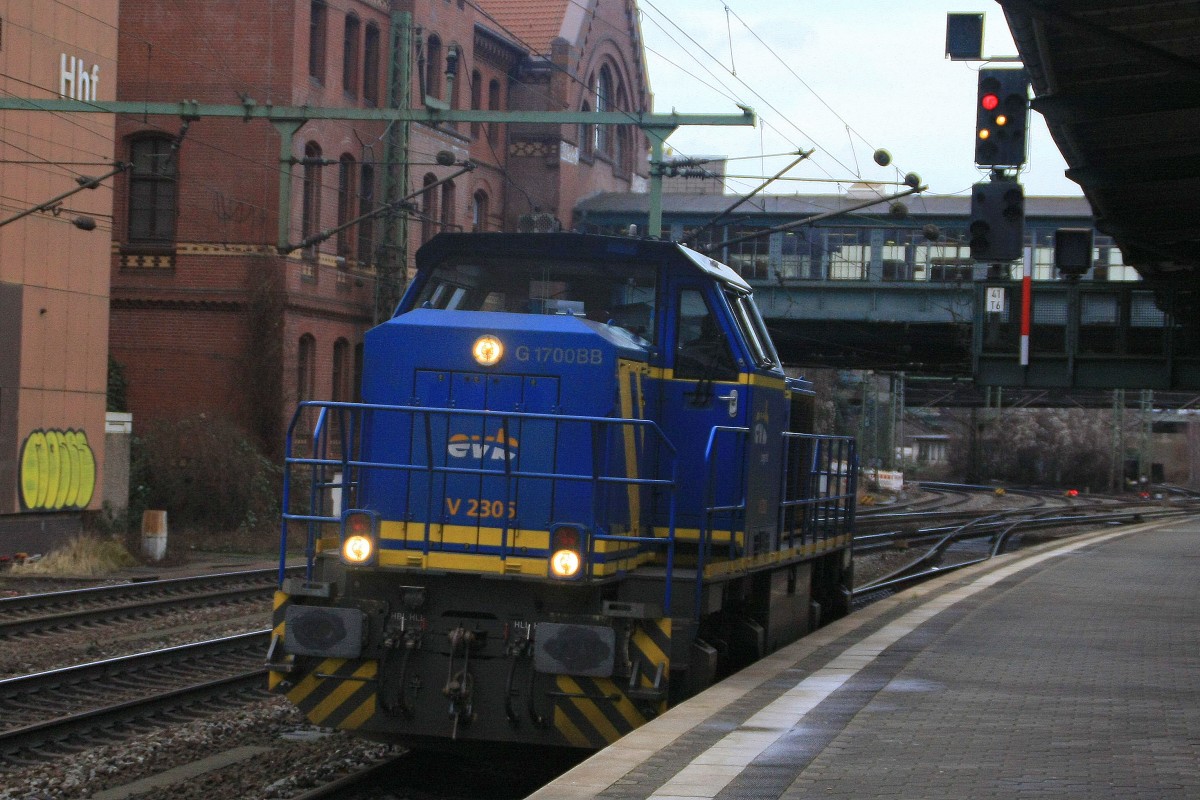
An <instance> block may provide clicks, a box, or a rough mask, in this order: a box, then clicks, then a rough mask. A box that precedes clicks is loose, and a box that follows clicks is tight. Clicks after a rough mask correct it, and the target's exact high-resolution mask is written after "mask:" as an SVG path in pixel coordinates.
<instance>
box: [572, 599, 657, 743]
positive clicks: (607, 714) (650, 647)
mask: <svg viewBox="0 0 1200 800" xmlns="http://www.w3.org/2000/svg"><path fill="white" fill-rule="evenodd" d="M670 644H671V620H670V619H659V620H647V621H645V622H644V623H643V624H642V625H640V626H639V627H638V629H637V630H636V631H635V632H634V635H633V636H632V637H631V641H630V644H629V658H630V660H631V661H633V662H634V663H635V664H639V663H640V666H641V669H640V674H641V677H640V683H641V686H642V687H644V688H650V687H652V686H653V681H654V675H655V673H656V672H657V670H658V665H659V664H662V665H663V675H664V676H665V675H666V674H667V673H668V672H669V670H670V660H669V656H668V654H669V653H670V651H671V650H670ZM664 681H665V677H664ZM555 685H556V689H557V693H556V696H555V704H554V727H555V730H557V731H558V733H559V735H561V736H562V737H563V739H564V740H565V741H566V742H567V743H568V744H570V745H572V746H575V747H586V748H592V749H599V748H601V747H605V746H606V745H609V744H611V743H613V742H615V741H616V740H617V739H620V738H621V737H622V736H624V735H625V734H627V733H629V732H630V731H631V730H633V729H634V728H637V727H640V726H642V725H644V724H646V723H647V722H649V721H650V720H651V719H652V718H653V717H654V716H656V715H658V714H660V713H662V712H663V711H665V710H666V700H665V699H664V700H663V701H662V702H660V703H659V704H658V705H657V707H655V708H654V709H652V710H651V711H650V713H644V712H643V709H644V703H637V702H634V701H633V700H631V699H630V698H629V696H628V695H626V693H625V691H624V689H625V684H624V683H623V682H622V683H618V682H617V681H614V680H613V679H611V678H584V677H578V676H571V675H559V676H558V678H557V679H556V681H555ZM662 688H663V689H664V690H665V689H666V686H665V685H664V686H663V687H662ZM664 698H665V694H664Z"/></svg>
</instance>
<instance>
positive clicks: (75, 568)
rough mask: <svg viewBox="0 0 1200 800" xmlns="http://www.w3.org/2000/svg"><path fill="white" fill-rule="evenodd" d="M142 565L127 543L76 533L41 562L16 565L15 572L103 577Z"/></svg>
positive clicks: (50, 575) (52, 575)
mask: <svg viewBox="0 0 1200 800" xmlns="http://www.w3.org/2000/svg"><path fill="white" fill-rule="evenodd" d="M137 564H138V560H137V559H136V558H134V557H133V556H132V555H130V553H129V551H128V550H126V549H125V547H124V545H122V544H121V543H120V542H118V541H116V540H115V539H109V538H102V537H99V536H89V535H83V536H76V537H75V538H73V539H71V541H69V542H67V544H66V545H64V546H63V547H61V548H59V549H58V550H52V551H50V552H49V553H47V554H46V555H45V557H43V558H40V559H38V560H37V561H33V562H27V563H24V564H13V566H12V573H13V574H14V575H39V576H46V577H88V578H92V577H100V576H103V575H107V574H109V573H111V572H115V571H117V570H119V569H124V568H125V567H132V566H136V565H137Z"/></svg>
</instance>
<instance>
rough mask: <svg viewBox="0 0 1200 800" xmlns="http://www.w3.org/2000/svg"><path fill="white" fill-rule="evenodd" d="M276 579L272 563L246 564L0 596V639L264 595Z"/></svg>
mask: <svg viewBox="0 0 1200 800" xmlns="http://www.w3.org/2000/svg"><path fill="white" fill-rule="evenodd" d="M278 579H279V571H278V570H276V569H262V570H246V571H241V572H225V573H218V574H212V575H199V576H194V577H187V578H171V579H166V580H154V581H142V582H137V583H122V584H117V585H113V586H95V587H90V588H86V589H70V590H66V591H59V592H45V593H40V594H28V595H18V596H16V597H6V598H3V599H0V640H4V639H8V638H11V637H15V636H23V635H28V634H31V633H49V632H55V631H62V630H68V629H77V628H80V627H83V626H85V625H97V624H107V623H112V622H117V621H123V620H129V619H137V618H143V617H149V616H153V615H155V614H171V613H175V612H177V611H179V610H180V609H184V608H201V607H211V606H217V605H228V604H234V603H240V602H245V601H249V600H262V599H266V598H269V597H270V596H271V593H272V591H274V588H275V586H276V584H277V582H278Z"/></svg>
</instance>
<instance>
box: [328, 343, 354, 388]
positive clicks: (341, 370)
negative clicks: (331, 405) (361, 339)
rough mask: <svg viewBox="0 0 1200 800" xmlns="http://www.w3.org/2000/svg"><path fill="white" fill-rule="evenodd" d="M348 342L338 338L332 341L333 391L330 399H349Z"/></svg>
mask: <svg viewBox="0 0 1200 800" xmlns="http://www.w3.org/2000/svg"><path fill="white" fill-rule="evenodd" d="M349 390H350V342H348V341H346V340H345V339H338V340H337V341H336V342H334V343H333V393H332V394H331V395H330V399H331V400H333V402H335V403H342V402H345V401H346V400H349V399H350V391H349Z"/></svg>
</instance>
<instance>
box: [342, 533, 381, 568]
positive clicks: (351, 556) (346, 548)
mask: <svg viewBox="0 0 1200 800" xmlns="http://www.w3.org/2000/svg"><path fill="white" fill-rule="evenodd" d="M374 550H375V546H374V545H373V544H372V543H371V539H370V538H369V537H367V536H362V535H360V534H355V535H354V536H348V537H346V541H344V542H342V558H344V559H345V560H346V561H348V562H350V563H351V564H362V563H363V562H365V561H368V560H370V558H371V553H372V552H374Z"/></svg>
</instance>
